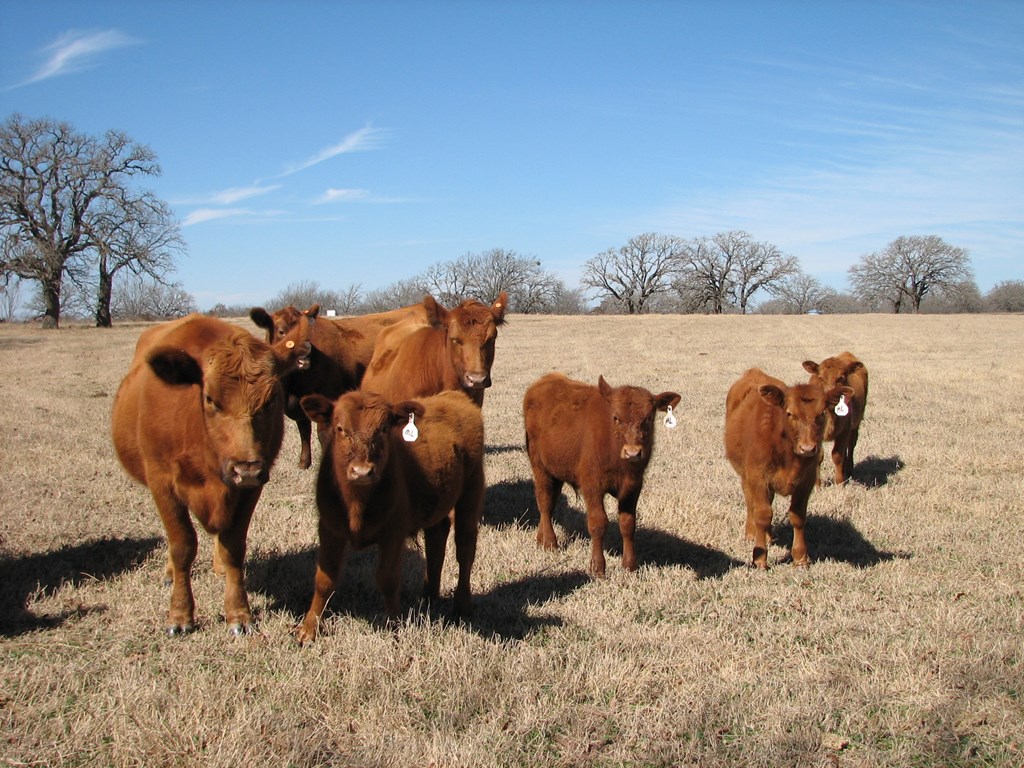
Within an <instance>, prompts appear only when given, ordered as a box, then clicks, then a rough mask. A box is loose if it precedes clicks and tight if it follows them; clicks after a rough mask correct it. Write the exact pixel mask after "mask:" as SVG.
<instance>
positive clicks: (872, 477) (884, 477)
mask: <svg viewBox="0 0 1024 768" xmlns="http://www.w3.org/2000/svg"><path fill="white" fill-rule="evenodd" d="M905 466H906V464H904V463H903V459H901V458H900V457H899V456H889V457H887V458H883V457H881V456H868V457H867V458H866V459H861V460H860V461H858V462H857V463H856V464H855V465H854V467H853V476H852V477H851V479H852V480H853V482H855V483H859V484H860V485H863V486H865V487H867V488H878V487H879V486H882V485H885V484H886V483H888V482H889V478H890V477H892V476H893V475H895V474H896V473H897V472H899V471H900V470H901V469H903V468H904V467H905Z"/></svg>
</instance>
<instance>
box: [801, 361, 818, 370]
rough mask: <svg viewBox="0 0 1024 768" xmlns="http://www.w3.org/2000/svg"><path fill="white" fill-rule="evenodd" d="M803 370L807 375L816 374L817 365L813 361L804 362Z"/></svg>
mask: <svg viewBox="0 0 1024 768" xmlns="http://www.w3.org/2000/svg"><path fill="white" fill-rule="evenodd" d="M804 370H805V371H807V372H808V373H817V372H818V364H817V363H816V362H814V361H813V360H804Z"/></svg>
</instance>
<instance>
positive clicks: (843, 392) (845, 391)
mask: <svg viewBox="0 0 1024 768" xmlns="http://www.w3.org/2000/svg"><path fill="white" fill-rule="evenodd" d="M840 397H845V398H846V400H847V402H849V401H850V400H852V399H853V388H852V387H846V386H842V387H832V389H830V390H829V391H828V392H827V393H825V402H826V403H828V406H829V408H831V407H832V406H834V405H835V404H836V403H838V402H839V398H840Z"/></svg>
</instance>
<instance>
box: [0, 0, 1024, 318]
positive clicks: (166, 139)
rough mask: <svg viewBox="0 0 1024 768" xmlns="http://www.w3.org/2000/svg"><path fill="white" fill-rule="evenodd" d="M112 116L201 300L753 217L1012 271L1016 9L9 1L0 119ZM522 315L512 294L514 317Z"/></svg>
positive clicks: (1016, 189)
mask: <svg viewBox="0 0 1024 768" xmlns="http://www.w3.org/2000/svg"><path fill="white" fill-rule="evenodd" d="M12 112H20V113H21V114H23V115H25V116H26V117H43V116H46V117H51V118H54V119H58V120H66V121H68V122H70V123H71V124H72V125H73V126H74V127H75V128H76V129H78V130H79V131H82V132H85V133H91V134H96V135H99V134H102V133H103V132H104V131H106V130H107V129H111V128H115V129H118V130H122V131H125V132H126V133H128V134H129V135H130V136H131V137H132V138H133V139H134V140H136V141H138V142H140V143H143V144H147V145H149V146H150V147H151V148H152V149H153V150H154V151H155V152H156V154H157V156H158V158H159V161H160V165H161V167H162V170H163V173H162V175H161V176H160V177H158V178H155V179H147V180H145V182H144V184H145V186H146V187H148V188H150V189H152V190H154V191H155V192H156V193H157V194H158V195H159V196H160V197H161V198H163V199H164V200H165V201H167V202H168V203H170V204H171V205H172V207H173V209H174V211H175V214H176V216H177V217H178V218H179V220H180V221H181V224H182V234H183V236H184V238H185V240H186V241H187V243H188V254H187V255H186V256H184V257H182V258H181V259H180V260H179V268H178V272H177V275H176V277H177V279H178V280H180V281H181V282H182V283H183V284H184V286H185V288H186V289H187V290H188V291H189V292H191V293H192V294H193V295H194V296H195V297H196V300H197V302H198V304H199V306H200V307H201V308H204V309H205V308H208V307H210V306H212V305H213V304H215V303H217V302H224V303H227V304H250V303H262V302H264V301H266V300H267V299H269V298H270V297H272V296H273V295H274V294H276V293H277V292H278V290H280V289H281V288H283V287H284V286H285V285H287V284H289V283H292V282H295V281H297V280H316V281H318V282H319V283H320V284H321V285H323V286H324V287H327V288H335V289H340V288H344V287H347V286H349V285H353V284H360V285H361V286H362V288H363V290H364V291H366V290H371V289H374V288H381V287H384V286H386V285H388V284H390V283H392V282H394V281H395V280H398V279H401V278H407V277H411V276H413V275H415V274H418V273H420V272H422V271H423V270H424V269H425V268H426V267H428V266H429V265H431V264H434V263H437V262H440V261H447V260H450V259H455V258H458V257H460V256H462V255H464V254H466V253H478V252H481V251H485V250H488V249H490V248H506V249H511V250H515V251H516V252H518V253H520V254H522V255H529V256H535V257H537V258H538V259H540V260H541V262H542V264H543V266H544V267H545V268H546V269H548V270H551V271H553V272H555V273H556V274H558V275H559V276H560V277H562V278H563V279H564V280H566V282H567V283H568V284H569V285H570V286H575V285H576V283H577V281H578V278H579V274H580V269H581V267H582V265H583V263H584V262H585V261H586V260H587V259H589V258H591V257H592V256H594V255H596V254H598V253H600V252H601V251H604V250H606V249H608V248H617V247H619V246H621V245H623V244H625V243H626V241H627V240H629V238H631V237H633V236H634V235H638V234H641V233H643V232H658V233H661V234H671V235H678V236H681V237H686V238H689V237H694V236H699V235H713V234H715V233H716V232H723V231H727V230H733V229H743V230H746V231H747V232H749V233H750V234H751V235H752V236H753V237H754V238H755V239H757V240H764V241H768V242H771V243H773V244H775V245H777V246H778V247H779V248H780V249H781V250H782V251H783V252H784V253H787V254H790V255H793V256H796V257H797V258H798V259H799V261H800V263H801V265H802V267H803V269H804V270H805V271H806V272H808V273H810V274H812V275H814V276H815V277H817V278H818V279H819V280H821V281H822V282H823V283H826V284H828V285H832V286H834V287H836V288H839V289H845V288H846V287H847V274H846V271H847V269H848V267H849V266H850V265H851V264H853V263H854V262H856V261H857V260H858V259H859V258H860V257H861V256H862V255H864V254H866V253H870V252H873V251H877V250H881V249H882V248H884V247H885V246H886V245H887V244H888V243H889V242H890V241H891V240H893V239H895V238H896V237H898V236H900V235H924V234H936V235H939V236H940V237H942V238H944V239H945V240H946V241H947V242H949V243H951V244H953V245H956V246H960V247H964V248H967V249H968V250H969V251H970V254H971V261H972V266H973V268H974V273H975V277H976V280H977V282H978V285H979V287H980V288H981V290H982V291H986V290H988V289H989V288H991V287H992V285H993V284H994V283H996V282H998V281H1000V280H1005V279H1024V3H1020V2H985V1H984V0H980V1H974V2H971V3H960V2H958V3H951V2H920V3H906V2H824V1H822V2H811V1H810V0H807V1H806V2H739V1H738V0H725V1H724V2H711V0H708V1H707V2H653V1H651V2H642V1H641V2H564V1H557V0H553V1H546V2H518V3H512V2H501V3H499V2H469V1H468V0H466V1H463V2H426V1H425V0H424V1H422V2H387V1H386V0H385V1H384V2H374V3H371V2H334V3H331V2H326V1H321V2H313V1H312V0H308V1H305V2H303V1H300V2H283V1H280V0H279V1H277V2H269V1H260V0H252V1H251V2H244V3H243V2H221V3H215V2H209V3H200V2H186V1H184V0H182V1H179V2H163V1H162V0H154V1H153V2H127V1H125V2H98V1H91V0H77V1H76V2H51V1H50V0H41V1H40V2H37V3H26V2H20V1H18V2H15V1H14V0H0V118H6V117H7V116H8V115H10V114H11V113H12ZM513 309H514V308H513Z"/></svg>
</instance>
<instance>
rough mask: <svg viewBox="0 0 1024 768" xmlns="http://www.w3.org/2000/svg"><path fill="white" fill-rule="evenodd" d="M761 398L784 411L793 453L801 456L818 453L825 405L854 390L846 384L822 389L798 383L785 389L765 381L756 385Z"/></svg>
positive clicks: (823, 425)
mask: <svg viewBox="0 0 1024 768" xmlns="http://www.w3.org/2000/svg"><path fill="white" fill-rule="evenodd" d="M758 391H759V393H760V395H761V399H763V400H764V401H765V402H766V403H768V404H769V405H770V406H772V407H773V408H779V409H781V410H782V412H783V418H784V419H785V424H786V430H785V434H786V435H787V436H788V438H789V441H790V447H791V448H792V450H793V453H794V454H796V455H797V456H799V457H801V458H809V457H813V456H815V455H817V453H818V452H819V451H820V450H821V440H822V436H823V435H824V430H825V409H826V408H832V407H834V406H835V404H836V403H838V402H839V398H840V397H841V396H843V395H845V396H846V397H847V398H849V397H850V396H851V395H852V394H853V390H852V389H850V387H847V386H839V387H833V388H831V389H829V390H825V389H823V388H822V387H821V385H820V384H817V383H812V384H797V385H795V386H792V387H786V388H785V389H783V388H780V387H777V386H775V385H774V384H765V385H764V386H762V387H760V388H759V389H758Z"/></svg>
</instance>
